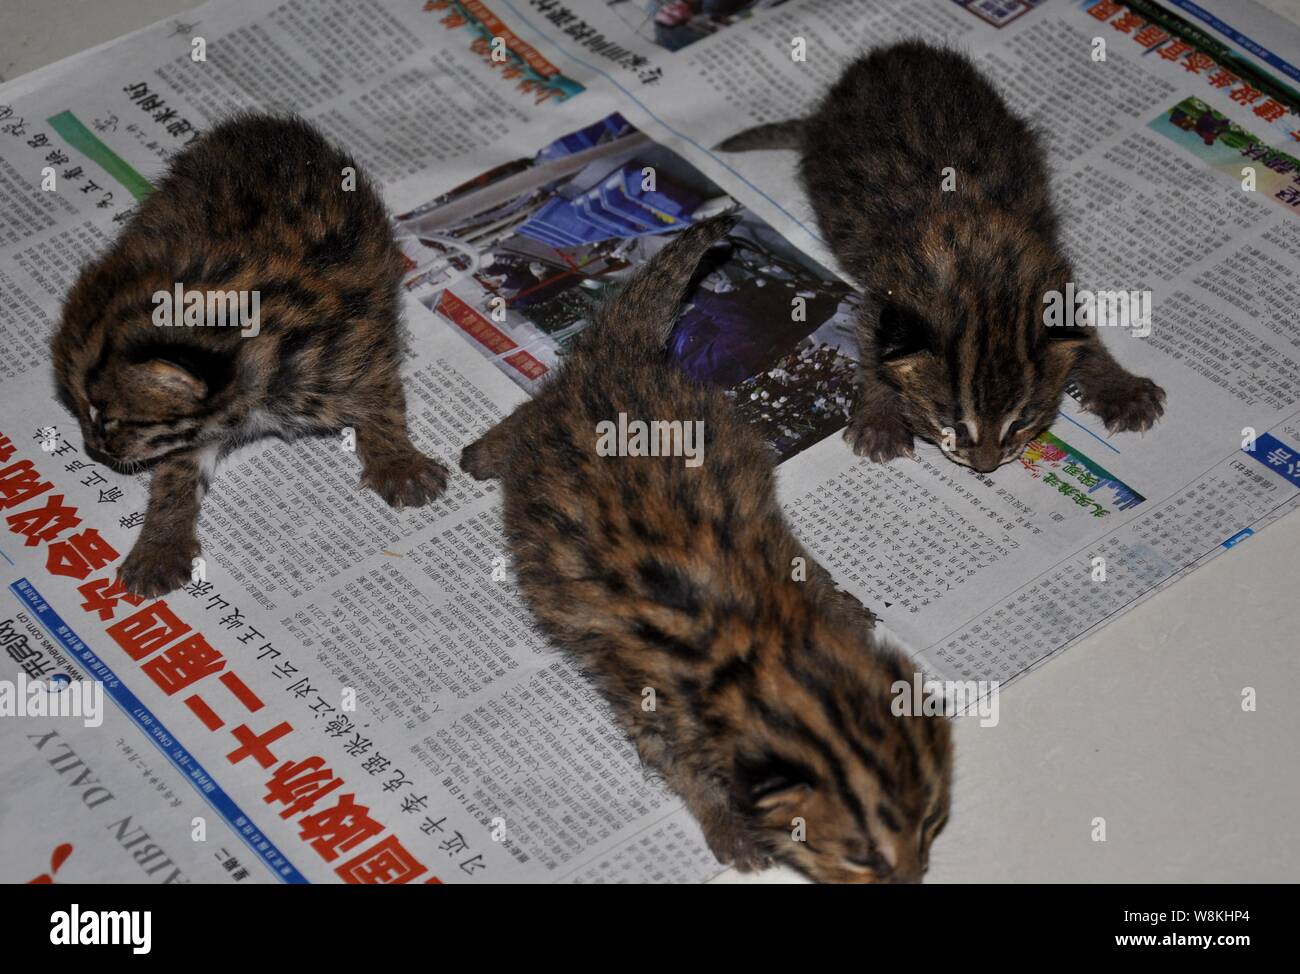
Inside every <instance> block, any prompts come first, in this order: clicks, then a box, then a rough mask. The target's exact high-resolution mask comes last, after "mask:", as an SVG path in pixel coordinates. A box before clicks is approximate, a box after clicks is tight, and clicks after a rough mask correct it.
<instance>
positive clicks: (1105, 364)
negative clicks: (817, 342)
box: [718, 41, 1165, 472]
mask: <svg viewBox="0 0 1300 974" xmlns="http://www.w3.org/2000/svg"><path fill="white" fill-rule="evenodd" d="M718 148H720V149H723V150H726V151H731V152H740V151H746V150H750V149H797V150H798V151H799V153H800V176H801V179H802V182H803V184H804V188H805V190H806V191H807V193H808V198H809V200H810V201H811V203H812V207H813V210H814V211H815V212H816V215H817V222H818V225H819V226H820V228H821V231H822V234H823V236H824V237H825V238H826V240H827V242H828V244H829V246H830V247H831V249H832V250H833V251H834V252H835V255H836V257H837V258H838V259H839V261H840V263H841V265H842V266H843V267H844V269H845V270H846V271H848V272H849V273H850V274H851V275H852V276H853V277H854V279H856V280H857V281H858V282H859V283H860V284H861V285H862V286H863V287H864V288H865V289H866V291H867V297H868V300H867V301H866V302H864V304H863V308H862V311H861V314H860V318H859V321H858V327H857V332H858V346H859V348H858V351H859V358H860V361H861V367H862V374H861V378H860V379H859V383H858V388H857V394H856V397H855V402H854V407H853V414H852V417H851V419H850V422H849V426H848V429H847V430H846V431H845V434H844V435H845V438H846V439H848V440H849V442H850V443H851V444H852V445H853V448H854V450H856V451H857V452H858V453H859V454H862V455H863V456H868V457H870V458H871V459H873V460H877V461H880V462H884V461H887V460H891V459H893V458H894V457H897V456H901V455H903V454H907V453H910V452H911V449H912V444H913V437H914V436H921V437H923V438H925V439H929V440H933V441H934V442H936V443H938V444H940V445H942V446H943V447H944V449H945V451H946V452H947V454H948V456H949V457H950V458H951V459H953V460H955V461H956V462H957V463H960V464H964V465H965V466H968V467H973V468H974V469H976V470H979V471H982V472H988V471H991V470H994V469H996V468H997V467H998V466H1000V465H1001V464H1003V463H1007V462H1009V461H1011V460H1014V459H1015V458H1016V457H1018V456H1019V455H1020V453H1021V451H1022V450H1023V449H1024V448H1025V445H1026V444H1027V443H1028V442H1029V441H1030V440H1031V439H1033V438H1034V437H1035V436H1037V435H1038V434H1039V433H1040V432H1042V431H1043V430H1044V429H1046V428H1047V427H1048V426H1049V425H1051V423H1052V421H1053V419H1054V417H1055V416H1056V412H1057V409H1058V407H1059V406H1060V402H1061V396H1062V394H1063V392H1064V389H1065V386H1066V382H1067V380H1073V381H1074V383H1075V384H1076V385H1077V387H1078V389H1079V391H1080V393H1081V394H1082V402H1083V405H1084V407H1085V408H1086V409H1088V410H1090V411H1091V412H1094V413H1096V414H1097V415H1098V416H1100V417H1101V419H1102V420H1103V421H1104V422H1105V424H1106V427H1107V428H1108V429H1110V430H1111V431H1119V430H1139V431H1140V430H1145V429H1148V428H1149V427H1150V426H1151V425H1152V424H1153V423H1155V421H1156V420H1157V419H1158V418H1159V417H1160V415H1161V414H1162V413H1163V412H1164V407H1163V405H1162V403H1163V401H1164V398H1165V393H1164V390H1162V389H1161V388H1160V387H1159V386H1157V385H1156V384H1155V383H1154V382H1152V381H1151V380H1150V379H1146V378H1141V377H1139V376H1135V375H1132V374H1130V373H1129V372H1127V371H1125V370H1124V368H1123V367H1122V366H1121V365H1120V364H1119V363H1118V362H1116V361H1115V359H1114V358H1112V357H1111V355H1110V353H1109V352H1107V351H1106V349H1105V347H1104V346H1103V345H1102V344H1101V341H1100V340H1099V339H1098V337H1097V332H1096V329H1094V328H1088V327H1073V326H1071V327H1047V326H1046V325H1045V324H1044V318H1043V311H1044V296H1045V295H1047V294H1049V293H1051V292H1056V293H1058V294H1060V293H1064V292H1065V285H1066V283H1067V282H1068V281H1071V280H1072V277H1073V275H1072V271H1071V267H1070V263H1069V261H1068V260H1067V259H1066V257H1065V255H1064V253H1063V251H1062V248H1061V245H1060V242H1059V241H1058V239H1057V218H1056V212H1055V210H1054V209H1053V207H1052V201H1051V198H1050V195H1049V192H1048V176H1047V167H1046V164H1045V162H1044V154H1043V150H1042V148H1041V146H1040V145H1039V142H1038V139H1037V136H1036V135H1035V134H1034V132H1033V131H1032V130H1031V129H1030V128H1029V126H1028V125H1027V124H1026V123H1025V122H1024V121H1023V120H1022V119H1020V118H1018V117H1017V116H1016V115H1014V114H1012V113H1011V110H1010V109H1009V108H1008V107H1007V106H1006V103H1005V102H1003V100H1002V98H1001V97H1000V96H999V95H998V93H997V91H996V89H994V87H993V86H992V84H990V83H989V81H988V80H987V79H985V77H984V76H983V75H982V74H980V72H979V71H978V70H977V69H976V68H975V66H974V65H973V64H972V63H971V62H970V60H969V59H968V58H967V57H965V56H964V55H962V54H959V53H957V52H955V51H951V50H941V49H939V48H935V47H931V46H929V45H926V44H923V43H920V42H917V41H910V42H906V43H902V44H897V45H895V46H892V47H886V48H881V49H879V50H875V51H872V52H871V53H869V54H868V55H867V56H865V57H862V58H859V59H858V60H856V61H854V62H853V63H852V64H850V65H849V67H848V68H847V69H846V70H845V72H844V74H843V75H842V76H841V77H840V79H839V81H838V82H836V84H835V85H834V86H833V87H832V88H831V90H830V92H829V93H828V94H827V95H826V97H825V98H824V99H823V100H822V102H821V103H820V104H819V105H818V106H817V108H816V109H814V111H813V113H812V114H811V115H809V116H808V117H807V118H806V119H795V120H792V121H788V122H779V123H775V124H771V125H760V126H758V127H756V128H753V129H749V130H747V131H745V132H741V133H740V134H738V135H734V136H732V137H731V138H729V139H727V140H726V141H724V142H723V143H721V145H719V147H718Z"/></svg>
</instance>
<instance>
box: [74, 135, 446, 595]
mask: <svg viewBox="0 0 1300 974" xmlns="http://www.w3.org/2000/svg"><path fill="white" fill-rule="evenodd" d="M401 270H402V262H401V255H400V253H399V251H398V250H397V247H396V245H395V244H394V242H393V239H392V235H391V232H390V229H389V222H388V217H387V214H386V213H385V210H384V206H383V202H382V200H381V199H380V197H379V194H378V192H377V191H376V190H375V189H374V187H373V186H372V185H371V183H370V182H369V181H368V180H367V179H366V178H365V176H364V175H362V174H361V173H359V172H358V171H357V169H356V163H354V162H353V161H352V160H351V159H350V158H348V156H346V155H345V154H343V153H342V152H340V151H339V150H338V149H336V148H334V147H333V146H332V145H330V143H329V142H327V141H326V140H325V138H324V137H323V136H321V135H320V133H318V132H317V131H316V130H315V129H313V128H312V127H311V126H309V125H308V124H307V123H306V122H304V121H302V120H300V119H296V118H277V117H268V116H256V115H239V116H235V117H233V118H231V119H229V120H228V121H225V122H223V123H222V124H220V125H219V126H217V127H216V128H214V129H213V130H212V131H211V132H209V133H207V134H205V135H204V136H203V137H201V138H200V139H199V140H197V141H196V142H195V143H194V145H193V146H191V147H189V148H187V149H186V150H185V151H183V152H181V153H180V154H179V155H177V156H176V158H175V159H174V160H173V161H172V164H171V166H170V169H169V171H168V172H167V175H166V176H165V178H164V179H163V181H162V183H161V184H160V185H159V186H158V189H157V191H156V192H154V193H153V194H152V195H151V196H149V197H148V199H146V200H145V201H144V203H143V204H142V205H141V206H140V209H139V212H138V213H136V214H135V215H134V216H133V217H132V219H131V221H130V222H129V223H128V224H127V226H126V228H125V229H124V230H123V232H122V234H121V235H120V236H119V237H118V238H117V240H116V241H115V242H114V244H113V245H112V247H111V249H110V250H109V251H108V252H107V253H105V254H104V255H103V256H102V257H100V258H98V259H97V260H96V261H95V262H94V263H93V264H91V265H90V266H88V267H87V268H85V269H84V270H83V272H82V274H81V276H80V278H79V279H78V281H77V282H76V284H75V285H74V286H73V288H72V290H71V292H70V293H69V294H68V297H67V300H66V302H65V304H64V309H63V320H62V322H61V324H60V327H59V330H58V332H57V334H56V335H55V337H54V341H53V346H52V352H53V359H54V372H55V377H56V381H57V390H58V395H59V398H60V400H61V401H62V402H63V403H64V405H65V406H67V408H68V409H69V410H70V411H71V412H73V413H74V414H75V415H76V417H77V419H78V421H79V423H80V425H81V433H82V436H83V438H84V440H85V445H86V449H87V453H88V454H89V455H90V456H91V458H92V459H95V460H97V461H99V462H105V463H108V464H110V465H112V466H114V467H116V468H118V469H121V470H126V471H134V470H139V469H144V468H149V469H151V470H152V480H151V483H150V489H149V503H148V506H147V509H146V513H145V520H144V524H143V527H142V528H141V531H140V536H139V538H138V539H137V540H136V543H135V545H134V547H133V548H132V549H131V552H130V554H128V555H127V557H126V559H125V560H124V561H123V564H122V566H121V569H120V577H121V579H122V582H123V583H124V585H125V586H126V588H127V589H128V590H130V591H131V592H133V593H135V594H137V595H143V596H156V595H162V594H165V593H166V592H169V591H171V590H172V589H174V588H177V587H178V586H180V585H182V584H184V583H185V582H187V581H188V580H189V579H190V573H191V561H192V559H193V558H194V557H196V556H197V555H198V553H199V541H198V537H197V525H198V517H199V505H200V502H201V500H202V497H203V494H204V492H205V491H206V489H207V487H208V481H209V478H210V477H211V475H212V471H213V468H214V467H215V465H216V462H217V460H218V459H219V458H220V457H221V456H222V455H223V454H224V453H226V452H228V451H229V450H231V449H233V448H234V447H236V446H238V445H241V444H243V443H247V442H249V441H251V440H254V439H257V438H260V437H262V436H265V435H278V436H285V437H290V436H293V435H297V434H319V433H326V432H331V431H338V430H340V429H343V428H346V427H351V428H352V429H353V430H355V433H356V451H357V453H358V454H359V455H360V459H361V468H362V473H361V483H362V485H363V486H366V487H369V488H371V489H373V490H374V491H376V492H377V493H378V494H379V495H380V496H381V497H382V498H383V499H384V500H385V501H387V502H388V503H389V504H390V505H392V506H394V507H402V506H419V505H422V504H425V503H428V502H429V501H430V500H432V499H433V498H435V497H437V496H438V495H439V494H441V493H442V491H443V489H444V488H445V485H446V478H447V470H446V468H445V467H443V466H442V465H441V464H439V463H437V462H435V461H434V460H432V459H430V458H429V457H426V456H425V455H423V454H422V453H420V452H419V451H418V450H417V449H416V448H415V446H414V445H413V444H412V443H411V440H410V437H409V436H408V435H407V430H406V409H405V401H404V397H403V394H402V382H401V378H400V375H399V367H400V364H401V344H400V343H401V304H400V277H401ZM178 284H179V285H181V286H182V288H183V293H184V292H195V291H198V292H202V293H203V295H204V301H205V302H208V303H206V304H205V306H204V308H205V309H206V310H207V311H209V312H212V311H214V310H215V311H217V312H219V313H222V314H224V313H225V312H226V311H231V312H233V310H234V305H233V304H230V303H227V304H222V301H223V298H222V297H221V295H223V294H224V295H227V296H229V295H232V294H237V293H238V292H243V294H244V295H246V296H248V297H247V298H246V300H245V302H244V305H243V307H244V308H245V310H247V309H248V308H250V307H257V309H258V320H257V321H256V322H255V326H249V327H243V328H240V327H231V326H230V322H226V324H225V326H224V327H223V326H221V325H220V324H218V323H214V322H212V321H211V319H209V323H208V324H207V325H203V324H192V323H191V324H189V325H188V326H187V325H186V324H185V323H184V321H183V313H182V308H180V307H177V308H174V309H173V315H174V323H173V321H172V320H169V319H168V317H167V315H165V314H163V315H159V314H158V311H159V309H160V308H164V307H165V305H164V304H163V303H161V302H160V301H158V300H157V299H156V295H158V294H159V293H160V292H165V293H167V294H173V293H175V289H176V285H178ZM254 294H255V295H257V296H258V298H259V301H258V302H257V304H256V305H254V303H253V301H252V299H251V296H252V295H254ZM214 295H215V296H216V297H215V300H214V301H212V302H209V301H208V299H209V298H212V297H213V296H214ZM199 310H200V311H202V310H204V309H199ZM220 320H224V319H220ZM241 320H242V319H241ZM156 322H157V323H156Z"/></svg>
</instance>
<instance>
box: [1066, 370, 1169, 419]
mask: <svg viewBox="0 0 1300 974" xmlns="http://www.w3.org/2000/svg"><path fill="white" fill-rule="evenodd" d="M1164 402H1165V391H1164V390H1163V389H1161V388H1160V387H1159V386H1158V385H1156V384H1155V383H1154V382H1152V381H1151V380H1150V379H1147V378H1144V377H1142V376H1137V375H1122V376H1117V377H1115V378H1112V379H1107V380H1106V381H1105V382H1103V383H1101V384H1100V385H1097V386H1093V387H1091V388H1089V389H1088V390H1087V391H1086V392H1085V394H1084V397H1083V408H1084V409H1086V410H1088V412H1090V413H1096V415H1097V416H1098V417H1100V419H1101V421H1102V422H1103V423H1105V424H1106V429H1108V430H1110V432H1112V433H1126V432H1132V433H1141V432H1143V431H1145V430H1149V429H1150V428H1151V427H1152V426H1154V425H1155V422H1156V420H1157V419H1159V418H1160V417H1161V416H1162V415H1164V411H1165V407H1164Z"/></svg>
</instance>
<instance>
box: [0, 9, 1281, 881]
mask: <svg viewBox="0 0 1300 974" xmlns="http://www.w3.org/2000/svg"><path fill="white" fill-rule="evenodd" d="M0 4H2V7H0V78H4V79H8V78H15V77H17V76H18V75H20V74H22V73H24V72H26V71H31V70H32V69H34V68H38V67H40V66H42V65H44V64H47V63H49V62H52V61H56V60H58V59H60V58H63V57H66V56H68V55H70V54H74V53H76V52H77V51H80V50H83V49H84V48H87V47H91V46H93V45H95V44H98V43H101V42H103V41H107V40H110V39H112V38H113V37H116V36H118V35H120V34H124V33H127V32H129V31H132V30H135V29H137V28H139V27H143V26H145V25H147V24H149V23H152V22H153V21H155V20H158V19H161V18H163V17H167V16H170V15H173V14H176V13H179V12H181V11H183V10H187V9H190V8H192V7H194V6H196V5H197V4H196V3H193V2H190V0H0ZM1264 5H1265V6H1268V7H1270V8H1272V9H1273V10H1274V11H1276V12H1277V13H1279V14H1281V15H1283V16H1285V17H1287V18H1289V19H1290V20H1292V21H1296V22H1300V0H1264ZM1298 567H1300V516H1292V517H1289V518H1287V519H1284V520H1283V521H1281V522H1280V523H1278V524H1275V525H1273V526H1272V527H1270V528H1268V529H1267V530H1266V531H1264V532H1263V533H1262V534H1259V535H1256V536H1255V537H1252V538H1250V539H1249V540H1248V541H1246V542H1244V543H1242V544H1240V545H1238V546H1237V547H1235V548H1233V549H1231V550H1230V551H1228V552H1226V553H1225V554H1224V555H1223V556H1222V557H1220V558H1218V559H1216V560H1215V561H1214V562H1212V563H1211V564H1209V565H1208V566H1206V567H1205V568H1203V569H1201V570H1200V571H1198V572H1196V573H1195V574H1193V575H1192V576H1190V577H1188V578H1185V579H1183V580H1182V581H1180V582H1179V583H1178V584H1176V585H1174V586H1172V587H1171V588H1170V589H1169V590H1167V591H1165V592H1163V593H1161V594H1159V595H1157V596H1156V597H1154V598H1153V599H1151V600H1149V601H1148V602H1146V603H1144V604H1143V605H1140V606H1139V607H1137V608H1136V609H1134V610H1133V611H1132V612H1130V613H1129V614H1128V615H1126V616H1124V617H1123V618H1121V619H1120V620H1118V621H1117V622H1115V623H1113V624H1111V625H1109V626H1107V627H1105V628H1104V629H1102V630H1101V631H1099V632H1097V633H1096V634H1094V635H1093V636H1091V637H1089V638H1088V639H1087V640H1086V641H1085V642H1083V643H1081V644H1079V645H1078V646H1076V647H1074V648H1073V649H1070V650H1069V651H1067V652H1066V653H1064V654H1063V655H1062V656H1060V657H1058V658H1057V659H1055V660H1052V661H1050V662H1049V663H1048V664H1047V665H1045V666H1043V667H1042V668H1040V669H1038V670H1036V671H1035V672H1033V673H1031V674H1029V675H1028V676H1026V677H1024V678H1022V679H1021V680H1019V681H1017V682H1016V683H1015V684H1014V685H1013V686H1011V687H1010V688H1008V689H1007V690H1006V691H1005V692H1004V693H1003V694H1002V698H1001V712H1000V722H999V724H998V725H997V726H996V727H993V728H981V727H979V725H978V722H977V721H974V720H960V721H958V722H957V724H958V726H957V729H956V747H957V776H956V786H955V789H954V802H953V813H952V818H951V822H950V824H949V826H948V828H947V830H946V831H945V833H944V835H943V836H942V837H941V838H940V840H939V841H938V842H937V843H936V845H935V847H934V850H933V854H932V862H931V868H930V873H929V876H928V878H927V881H929V882H958V883H961V882H1206V883H1220V882H1265V881H1271V882H1294V881H1296V880H1297V879H1300V708H1298V707H1297V706H1296V704H1295V703H1294V702H1291V703H1288V702H1287V696H1288V694H1291V693H1294V692H1295V691H1296V688H1297V685H1300V571H1297V568H1298ZM1244 687H1254V688H1255V690H1256V693H1257V696H1258V709H1257V710H1256V711H1255V712H1253V713H1246V712H1243V711H1242V709H1241V693H1242V689H1243V688H1244ZM1097 817H1102V818H1104V819H1105V820H1106V841H1105V842H1094V841H1093V840H1092V833H1093V824H1092V823H1093V819H1094V818H1097ZM782 880H789V881H797V877H795V876H794V875H793V874H786V873H784V872H782V871H780V870H771V871H768V872H766V873H763V874H760V875H758V876H744V877H742V876H738V875H737V874H734V873H730V872H729V873H727V874H725V875H724V876H723V877H722V881H734V882H771V881H782Z"/></svg>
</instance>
